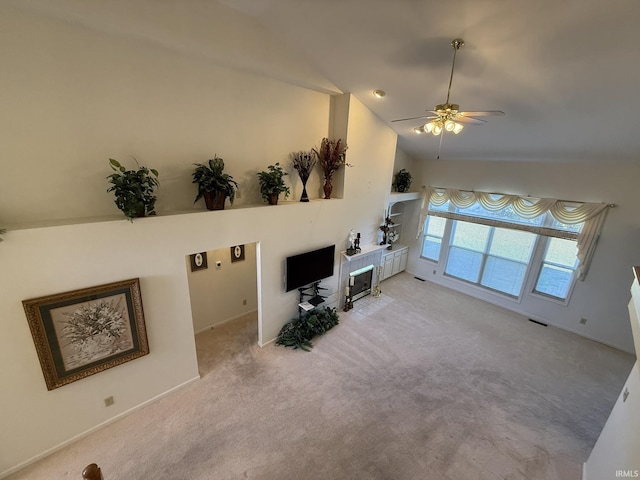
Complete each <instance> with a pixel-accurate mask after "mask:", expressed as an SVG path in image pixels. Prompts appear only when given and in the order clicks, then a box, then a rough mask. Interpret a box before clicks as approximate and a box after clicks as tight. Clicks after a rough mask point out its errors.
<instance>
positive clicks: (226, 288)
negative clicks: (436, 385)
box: [186, 243, 258, 333]
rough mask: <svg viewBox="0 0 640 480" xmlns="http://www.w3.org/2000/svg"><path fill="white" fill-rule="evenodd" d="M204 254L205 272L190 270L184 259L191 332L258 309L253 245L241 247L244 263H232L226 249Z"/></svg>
mask: <svg viewBox="0 0 640 480" xmlns="http://www.w3.org/2000/svg"><path fill="white" fill-rule="evenodd" d="M194 253H197V252H194ZM206 253H207V264H208V268H206V269H200V270H195V271H191V263H190V259H189V257H187V258H186V262H187V280H188V281H189V298H190V301H191V315H192V317H193V329H194V330H195V333H199V332H201V331H203V330H206V329H208V328H211V327H213V326H215V325H219V324H221V323H224V322H227V321H229V320H232V319H234V318H237V317H240V316H242V315H244V314H246V313H249V312H253V311H255V310H257V309H258V292H257V289H258V285H257V268H256V244H255V243H249V244H247V245H245V246H244V260H241V261H236V262H231V250H230V247H227V248H219V249H217V250H210V251H208V252H206ZM218 261H220V262H222V266H221V267H220V268H218V267H217V266H216V262H218Z"/></svg>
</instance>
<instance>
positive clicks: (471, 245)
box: [445, 220, 536, 297]
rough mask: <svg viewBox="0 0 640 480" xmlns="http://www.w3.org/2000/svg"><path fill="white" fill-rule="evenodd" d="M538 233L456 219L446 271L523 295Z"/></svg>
mask: <svg viewBox="0 0 640 480" xmlns="http://www.w3.org/2000/svg"><path fill="white" fill-rule="evenodd" d="M535 240H536V235H534V234H533V233H529V232H521V231H517V230H510V229H507V228H496V227H488V226H486V225H477V224H473V223H467V222H460V221H457V220H456V221H454V222H453V232H452V235H451V246H450V247H449V257H448V259H447V265H446V268H445V273H446V274H447V275H450V276H453V277H457V278H459V279H461V280H465V281H467V282H470V283H474V284H477V285H481V286H483V287H486V288H489V289H491V290H495V291H498V292H502V293H504V294H506V295H509V296H512V297H518V296H520V292H521V290H522V286H523V284H524V280H525V276H526V273H527V267H528V265H529V260H530V259H531V254H532V252H533V246H534V243H535Z"/></svg>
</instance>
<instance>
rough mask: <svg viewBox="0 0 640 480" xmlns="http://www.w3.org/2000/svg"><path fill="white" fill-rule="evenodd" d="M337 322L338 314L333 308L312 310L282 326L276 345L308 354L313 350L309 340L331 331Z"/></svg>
mask: <svg viewBox="0 0 640 480" xmlns="http://www.w3.org/2000/svg"><path fill="white" fill-rule="evenodd" d="M338 321H339V319H338V312H337V311H336V309H335V308H331V307H325V308H323V309H318V310H314V311H312V312H309V313H308V314H306V315H304V316H302V317H301V318H296V319H294V320H292V321H291V322H289V323H287V324H286V325H284V326H283V327H282V330H280V333H279V334H278V338H277V339H276V345H283V346H285V347H291V348H293V349H294V350H295V349H298V348H299V349H301V350H304V351H306V352H309V351H311V348H313V344H312V343H311V339H312V338H313V337H316V336H318V335H322V334H324V333H326V332H327V331H329V330H331V329H332V328H333V327H335V326H336V325H338Z"/></svg>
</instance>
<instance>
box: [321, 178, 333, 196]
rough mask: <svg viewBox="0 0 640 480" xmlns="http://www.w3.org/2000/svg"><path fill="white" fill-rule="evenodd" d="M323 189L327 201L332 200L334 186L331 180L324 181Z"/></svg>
mask: <svg viewBox="0 0 640 480" xmlns="http://www.w3.org/2000/svg"><path fill="white" fill-rule="evenodd" d="M322 189H323V190H324V198H326V199H329V198H331V192H332V191H333V185H332V184H331V179H330V178H325V179H324V187H323V188H322Z"/></svg>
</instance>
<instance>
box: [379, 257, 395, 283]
mask: <svg viewBox="0 0 640 480" xmlns="http://www.w3.org/2000/svg"><path fill="white" fill-rule="evenodd" d="M382 258H383V259H384V264H383V265H382V268H383V272H382V280H386V279H387V278H389V277H390V276H391V275H393V273H391V272H392V271H393V255H386V256H384V257H382Z"/></svg>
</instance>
